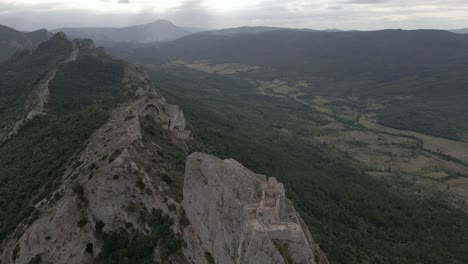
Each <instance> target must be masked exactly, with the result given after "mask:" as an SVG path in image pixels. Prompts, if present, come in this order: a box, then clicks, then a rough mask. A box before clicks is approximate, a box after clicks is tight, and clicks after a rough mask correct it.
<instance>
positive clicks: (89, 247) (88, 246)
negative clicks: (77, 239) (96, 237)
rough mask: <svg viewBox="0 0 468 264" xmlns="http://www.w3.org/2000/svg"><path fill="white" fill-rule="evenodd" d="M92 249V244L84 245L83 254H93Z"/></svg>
mask: <svg viewBox="0 0 468 264" xmlns="http://www.w3.org/2000/svg"><path fill="white" fill-rule="evenodd" d="M93 247H94V245H93V243H88V244H86V250H85V252H86V253H88V254H93Z"/></svg>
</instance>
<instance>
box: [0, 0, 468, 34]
mask: <svg viewBox="0 0 468 264" xmlns="http://www.w3.org/2000/svg"><path fill="white" fill-rule="evenodd" d="M157 19H168V20H171V21H172V22H174V23H176V24H178V25H181V26H192V27H203V28H225V27H236V26H244V25H247V26H254V25H262V26H282V27H299V28H313V29H330V28H339V29H347V30H349V29H358V30H375V29H383V28H403V29H419V28H436V29H455V28H464V27H468V0H320V1H315V0H309V1H304V0H233V1H227V0H0V24H4V25H7V26H11V27H14V28H18V29H21V30H33V29H38V28H48V29H55V28H59V27H81V26H99V27H103V26H106V27H121V26H128V25H135V24H141V23H147V22H152V21H154V20H157Z"/></svg>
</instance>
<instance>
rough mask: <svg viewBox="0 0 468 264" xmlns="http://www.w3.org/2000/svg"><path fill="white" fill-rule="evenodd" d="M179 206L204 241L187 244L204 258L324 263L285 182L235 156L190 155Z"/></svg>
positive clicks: (191, 229)
mask: <svg viewBox="0 0 468 264" xmlns="http://www.w3.org/2000/svg"><path fill="white" fill-rule="evenodd" d="M183 207H184V209H185V212H186V215H187V218H188V219H189V220H190V223H191V225H190V227H189V228H188V231H187V232H188V233H189V234H190V235H191V236H192V238H197V240H199V242H198V243H199V244H201V247H202V249H200V248H198V249H197V245H189V248H190V246H192V249H191V250H192V251H193V252H196V251H197V250H198V251H200V250H205V253H204V256H205V258H208V259H209V258H211V257H212V258H213V260H214V262H215V263H226V264H228V263H236V264H240V263H242V264H249V263H252V264H254V263H255V264H262V263H265V264H272V263H278V264H283V263H298V264H306V263H310V264H312V263H326V259H322V260H320V258H321V257H322V256H321V255H320V252H317V251H318V250H317V247H316V245H315V243H314V242H313V240H312V238H311V236H310V234H309V232H308V230H307V228H306V227H305V225H304V224H303V223H302V220H301V219H300V217H299V215H298V214H297V212H296V211H295V210H294V207H293V205H292V203H291V202H290V201H289V200H287V199H286V197H285V191H284V187H283V184H281V183H279V182H277V181H276V179H275V178H267V177H265V176H263V175H258V174H255V173H253V172H251V171H249V170H248V169H247V168H245V167H244V166H242V165H241V164H240V163H238V162H237V161H235V160H232V159H231V160H224V161H223V160H220V159H218V158H216V157H213V156H210V155H207V154H202V153H194V154H192V155H190V156H189V157H188V159H187V163H186V173H185V182H184V201H183ZM314 251H316V252H314ZM193 255H194V256H199V259H198V260H197V261H195V262H196V263H204V262H203V259H202V258H203V257H200V255H203V254H201V253H198V254H196V253H193ZM195 258H196V257H195ZM322 258H323V257H322ZM317 260H318V261H317ZM206 261H208V262H210V261H209V260H205V262H206Z"/></svg>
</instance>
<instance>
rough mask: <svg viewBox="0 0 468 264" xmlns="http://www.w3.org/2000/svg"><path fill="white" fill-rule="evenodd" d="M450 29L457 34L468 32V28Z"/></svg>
mask: <svg viewBox="0 0 468 264" xmlns="http://www.w3.org/2000/svg"><path fill="white" fill-rule="evenodd" d="M450 31H451V32H453V33H457V34H468V28H462V29H454V30H450Z"/></svg>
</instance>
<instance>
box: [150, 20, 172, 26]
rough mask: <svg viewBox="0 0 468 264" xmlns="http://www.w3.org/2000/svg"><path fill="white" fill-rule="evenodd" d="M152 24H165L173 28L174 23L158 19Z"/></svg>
mask: <svg viewBox="0 0 468 264" xmlns="http://www.w3.org/2000/svg"><path fill="white" fill-rule="evenodd" d="M154 23H155V24H167V25H172V26H175V24H174V23H172V22H171V21H169V20H166V19H158V20H156V21H154Z"/></svg>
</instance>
